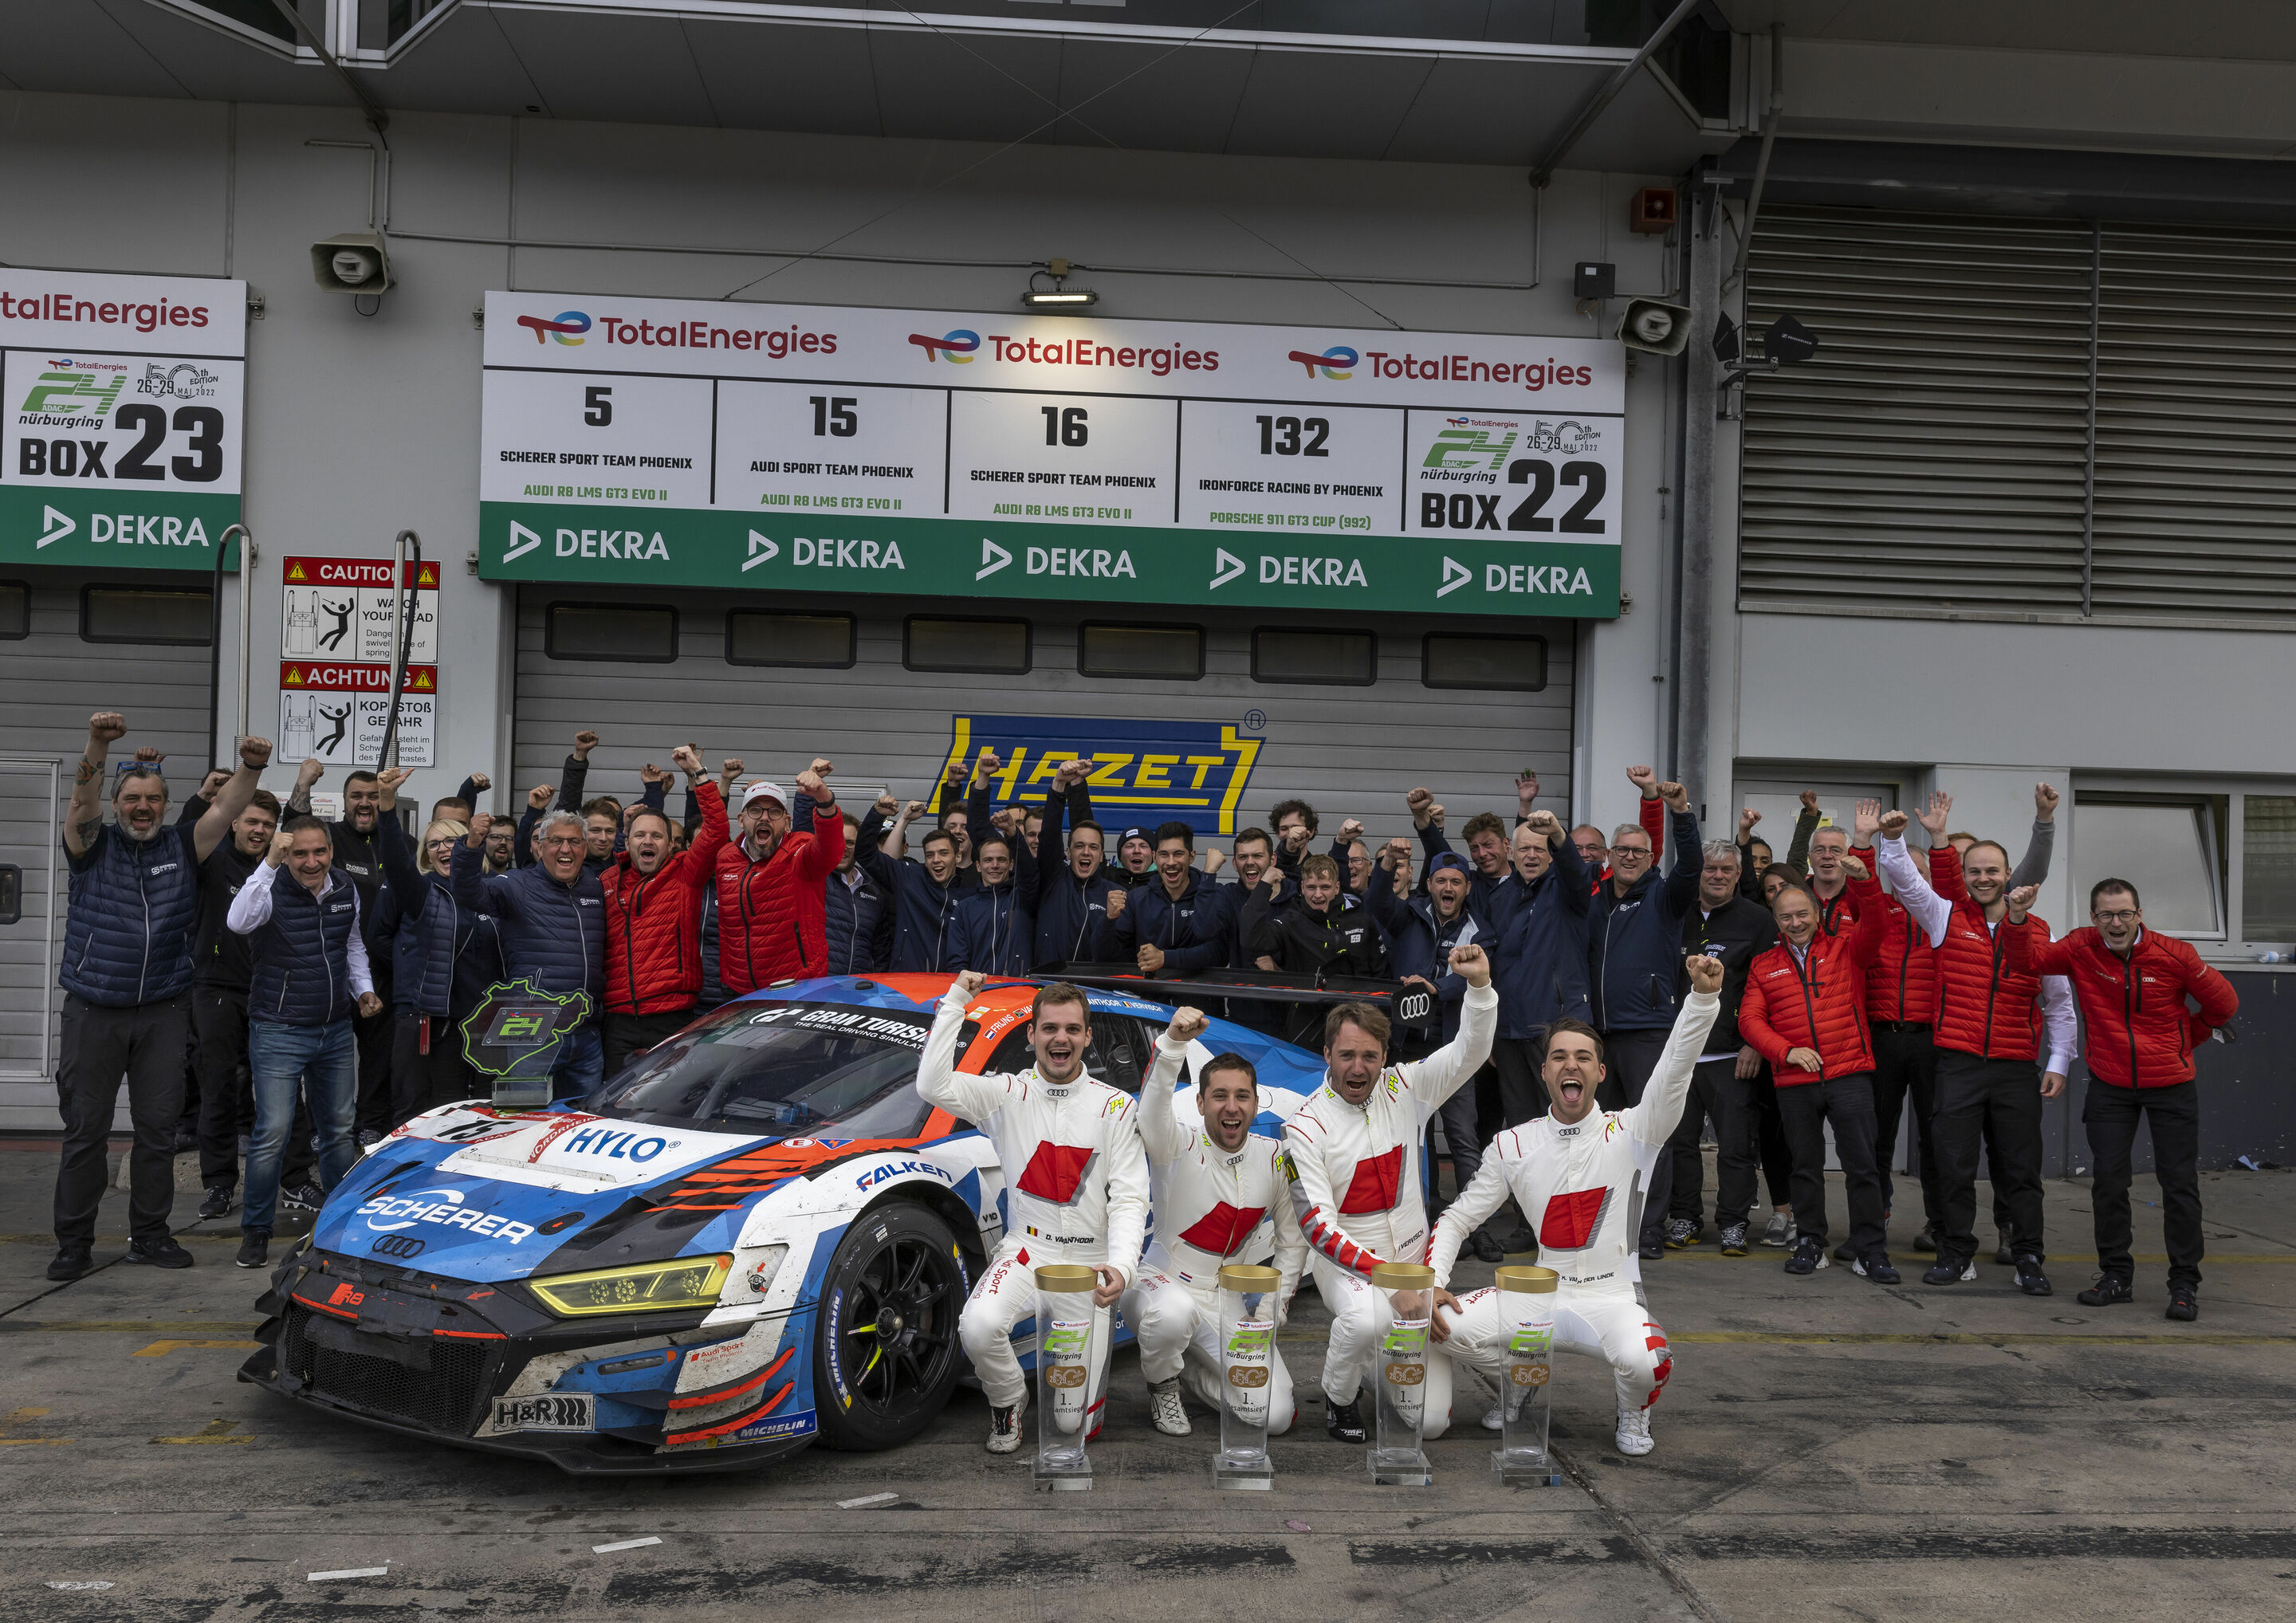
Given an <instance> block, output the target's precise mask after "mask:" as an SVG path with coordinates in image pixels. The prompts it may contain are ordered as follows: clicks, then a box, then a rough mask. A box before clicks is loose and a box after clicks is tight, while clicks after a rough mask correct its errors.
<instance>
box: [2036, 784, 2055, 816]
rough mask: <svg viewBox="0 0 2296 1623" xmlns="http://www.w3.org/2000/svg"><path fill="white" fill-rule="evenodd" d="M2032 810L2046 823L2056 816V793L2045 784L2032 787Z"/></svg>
mask: <svg viewBox="0 0 2296 1623" xmlns="http://www.w3.org/2000/svg"><path fill="white" fill-rule="evenodd" d="M2033 810H2034V812H2035V813H2036V814H2038V816H2039V817H2040V819H2041V821H2042V822H2044V823H2046V822H2047V821H2048V820H2049V819H2050V818H2052V817H2054V816H2056V815H2057V791H2055V790H2054V788H2052V787H2051V786H2050V785H2048V784H2046V783H2036V784H2034V785H2033Z"/></svg>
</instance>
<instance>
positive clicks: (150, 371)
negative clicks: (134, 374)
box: [135, 361, 216, 400]
mask: <svg viewBox="0 0 2296 1623" xmlns="http://www.w3.org/2000/svg"><path fill="white" fill-rule="evenodd" d="M215 384H216V374H215V373H212V372H209V371H208V370H207V369H206V368H205V367H203V366H194V365H192V363H191V362H189V361H178V362H176V364H175V365H172V366H162V365H160V363H159V362H157V361H146V362H144V363H143V376H142V377H141V378H138V379H137V380H136V381H135V392H136V393H137V394H139V395H156V396H158V397H159V398H160V399H162V400H170V399H172V400H200V399H204V398H207V397H208V396H209V395H212V394H214V393H215Z"/></svg>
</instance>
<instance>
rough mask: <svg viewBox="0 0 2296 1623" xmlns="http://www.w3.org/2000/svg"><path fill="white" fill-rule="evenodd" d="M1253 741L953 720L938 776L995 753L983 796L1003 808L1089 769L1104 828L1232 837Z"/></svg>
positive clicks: (1221, 731) (1009, 720)
mask: <svg viewBox="0 0 2296 1623" xmlns="http://www.w3.org/2000/svg"><path fill="white" fill-rule="evenodd" d="M1260 742H1261V741H1260V740H1259V739H1256V738H1247V737H1244V736H1242V735H1241V734H1238V733H1237V732H1236V730H1235V728H1234V726H1232V725H1226V724H1224V723H1218V722H1192V721H1111V720H1102V719H1099V718H1097V717H1056V716H952V717H949V746H948V755H947V758H946V759H945V760H944V761H943V762H942V764H941V772H942V775H943V776H946V775H947V772H948V769H949V767H950V766H952V765H954V764H955V763H956V762H958V761H963V762H964V763H966V764H967V765H968V766H969V765H970V764H971V763H972V761H974V760H975V759H977V758H979V756H980V751H981V750H983V749H991V750H996V756H997V759H998V761H999V762H1000V763H1001V765H1000V766H999V767H998V769H997V771H996V773H995V775H994V776H993V780H992V781H993V783H994V785H995V787H994V788H993V790H992V791H991V792H992V793H993V794H994V795H995V797H996V804H997V805H999V806H1003V805H1005V804H1006V803H1007V802H1010V801H1013V800H1041V799H1043V798H1044V796H1045V795H1046V793H1048V792H1049V791H1050V790H1051V788H1052V782H1053V778H1054V775H1056V774H1058V772H1059V771H1060V768H1061V765H1062V763H1063V762H1065V761H1073V760H1082V761H1088V762H1090V763H1092V767H1093V771H1092V775H1091V776H1090V777H1088V778H1087V779H1086V780H1085V788H1086V790H1087V792H1088V793H1089V794H1090V795H1091V796H1092V810H1093V816H1095V818H1096V819H1097V820H1098V821H1100V822H1101V823H1103V824H1107V825H1108V826H1109V827H1110V828H1111V829H1114V828H1117V827H1120V826H1122V825H1124V824H1133V823H1144V824H1158V823H1185V824H1187V825H1188V826H1189V828H1191V829H1192V830H1193V831H1194V832H1197V833H1199V834H1234V832H1236V829H1237V827H1238V824H1237V822H1236V811H1237V808H1238V807H1241V806H1242V804H1243V796H1244V791H1245V790H1247V789H1248V788H1249V787H1250V786H1251V768H1252V766H1253V764H1254V763H1255V762H1257V761H1258V760H1259V749H1260ZM1112 838H1113V836H1112V835H1111V839H1112Z"/></svg>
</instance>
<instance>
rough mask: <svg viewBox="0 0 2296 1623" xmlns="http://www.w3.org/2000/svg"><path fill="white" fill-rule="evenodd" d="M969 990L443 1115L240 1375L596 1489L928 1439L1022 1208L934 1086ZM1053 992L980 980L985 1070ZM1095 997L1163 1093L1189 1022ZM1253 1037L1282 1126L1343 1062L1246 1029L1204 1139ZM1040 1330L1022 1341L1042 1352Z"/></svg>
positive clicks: (366, 1191) (975, 1040)
mask: <svg viewBox="0 0 2296 1623" xmlns="http://www.w3.org/2000/svg"><path fill="white" fill-rule="evenodd" d="M950 980H951V977H950V976H948V975H946V974H904V975H880V976H875V977H873V978H869V979H861V980H855V979H851V978H840V979H833V980H808V981H800V982H797V983H794V984H791V985H786V986H783V987H779V988H773V989H770V990H765V991H759V992H756V993H752V994H750V996H747V997H745V998H743V999H741V1000H739V1001H737V1002H734V1003H731V1004H726V1005H725V1006H724V1007H722V1008H720V1009H718V1010H717V1011H715V1012H712V1013H710V1014H708V1015H705V1016H703V1017H702V1018H701V1019H700V1020H698V1021H695V1022H694V1023H693V1025H692V1026H690V1027H688V1028H687V1029H685V1031H683V1032H681V1033H680V1034H679V1035H678V1036H676V1037H673V1038H671V1039H670V1040H668V1042H665V1043H663V1044H661V1045H659V1046H658V1047H656V1048H654V1049H652V1050H651V1051H650V1052H648V1053H644V1054H643V1055H641V1056H640V1057H638V1058H637V1059H636V1060H635V1061H633V1062H631V1064H630V1065H629V1066H628V1067H627V1068H626V1069H625V1070H623V1071H622V1072H621V1073H620V1074H619V1076H616V1077H614V1078H610V1079H609V1080H608V1081H607V1082H605V1083H604V1084H603V1086H601V1087H600V1088H599V1089H598V1090H597V1091H596V1092H595V1093H594V1094H592V1095H591V1096H590V1097H589V1098H587V1099H586V1100H583V1101H581V1102H579V1103H578V1104H576V1103H575V1102H561V1103H559V1104H555V1105H552V1106H550V1107H549V1108H547V1109H542V1110H533V1111H496V1109H494V1108H493V1107H491V1106H489V1105H487V1104H485V1103H482V1102H471V1103H466V1104H460V1105H452V1106H447V1107H445V1108H443V1109H439V1110H436V1111H430V1112H428V1113H426V1114H424V1115H422V1116H419V1117H416V1118H415V1119H414V1120H412V1121H410V1122H408V1123H407V1124H406V1126H405V1127H401V1128H399V1129H398V1131H397V1132H395V1133H393V1134H391V1135H389V1137H388V1138H386V1139H384V1140H382V1141H381V1143H377V1144H376V1145H375V1146H374V1147H373V1149H372V1150H371V1151H370V1152H368V1153H367V1155H366V1157H365V1160H362V1161H361V1162H360V1163H359V1164H358V1165H357V1167H355V1168H353V1169H352V1170H351V1173H350V1174H349V1176H347V1177H345V1178H344V1180H343V1181H342V1183H341V1184H340V1186H339V1187H337V1188H336V1189H335V1191H334V1192H333V1193H332V1194H331V1195H330V1196H329V1198H328V1200H327V1202H326V1204H325V1206H324V1209H322V1210H321V1211H320V1213H319V1216H318V1218H317V1221H316V1224H315V1225H314V1227H313V1231H312V1233H311V1234H310V1236H309V1238H308V1239H307V1241H306V1242H303V1243H302V1244H301V1245H299V1246H298V1247H297V1248H296V1249H295V1250H293V1251H292V1252H291V1253H290V1254H289V1255H288V1256H287V1257H286V1258H285V1259H284V1260H283V1262H282V1263H281V1265H280V1266H279V1268H278V1270H277V1271H276V1273H275V1275H274V1276H273V1279H272V1284H271V1289H270V1291H268V1292H267V1293H266V1295H265V1297H264V1298H263V1299H262V1300H261V1301H260V1302H259V1303H258V1306H259V1307H262V1308H263V1309H264V1310H265V1311H266V1313H268V1314H269V1315H270V1317H269V1318H268V1319H267V1321H266V1323H265V1324H264V1326H263V1328H262V1330H261V1331H260V1332H258V1339H259V1340H260V1342H261V1346H260V1348H259V1349H258V1351H257V1352H256V1353H255V1355H254V1356H253V1357H250V1359H249V1360H248V1361H247V1364H246V1365H245V1367H244V1368H243V1369H242V1371H241V1372H240V1374H241V1379H242V1380H246V1381H255V1382H257V1383H258V1384H260V1385H263V1386H266V1387H268V1388H270V1389H272V1390H273V1391H275V1392H279V1393H281V1394H283V1395H284V1396H286V1397H289V1398H294V1399H296V1400H297V1401H299V1402H302V1403H307V1404H311V1405H314V1406H318V1407H322V1408H326V1409H331V1410H333V1411H335V1412H336V1413H338V1414H342V1415H345V1416H347V1417H349V1418H351V1419H356V1420H360V1421H365V1422H368V1423H370V1424H373V1425H378V1426H383V1427H387V1428H389V1429H390V1430H398V1431H403V1432H406V1433H409V1434H411V1435H414V1436H419V1437H424V1438H430V1439H438V1440H440V1441H444V1442H451V1443H456V1444H462V1445H467V1446H471V1447H480V1448H488V1449H495V1450H499V1451H502V1452H505V1453H511V1454H519V1455H531V1456H534V1457H537V1458H541V1459H546V1460H549V1461H551V1462H553V1463H556V1464H558V1465H560V1466H562V1467H564V1468H565V1469H567V1470H569V1471H619V1472H635V1471H658V1470H679V1469H701V1470H710V1469H725V1468H730V1467H734V1466H741V1465H749V1464H753V1463H758V1462H760V1461H763V1460H767V1459H770V1458H772V1457H774V1456H775V1455H779V1454H783V1453H786V1452H789V1451H791V1450H793V1449H796V1448H799V1447H804V1446H805V1445H806V1444H808V1442H811V1441H813V1440H815V1439H819V1440H820V1441H822V1442H824V1443H825V1444H827V1445H829V1446H830V1447H836V1448H855V1449H865V1448H881V1447H889V1446H890V1445H892V1444H895V1443H898V1442H901V1441H904V1440H906V1439H908V1438H910V1437H913V1436H914V1435H915V1434H916V1433H917V1432H918V1431H919V1430H922V1428H923V1426H924V1425H925V1424H926V1423H927V1422H929V1421H930V1420H931V1418H932V1417H933V1415H934V1414H936V1413H938V1412H939V1409H940V1407H941V1405H942V1404H943V1402H944V1401H945V1400H946V1399H947V1397H948V1394H949V1391H950V1389H951V1388H952V1387H953V1386H954V1385H955V1382H956V1381H957V1379H958V1377H959V1376H960V1374H961V1373H963V1372H964V1362H965V1360H964V1350H963V1348H962V1347H961V1346H960V1344H959V1342H958V1340H957V1334H956V1321H957V1314H958V1311H959V1309H960V1308H961V1307H963V1306H964V1299H965V1297H966V1294H967V1293H968V1292H969V1291H970V1290H971V1289H972V1283H973V1281H974V1280H975V1279H976V1278H977V1277H978V1276H979V1275H980V1267H981V1264H982V1261H983V1259H984V1258H986V1257H987V1255H988V1253H989V1252H990V1251H992V1250H994V1249H995V1247H996V1243H997V1242H998V1240H999V1239H1000V1238H1001V1237H1002V1235H1003V1234H1004V1226H1005V1168H1001V1167H999V1166H998V1165H997V1164H996V1151H995V1148H994V1147H993V1146H992V1145H991V1143H989V1141H988V1139H987V1138H986V1137H984V1136H983V1135H981V1134H980V1133H979V1132H977V1131H975V1130H974V1129H973V1128H972V1127H971V1126H969V1125H968V1124H966V1123H964V1122H961V1121H958V1120H956V1119H954V1118H952V1117H951V1116H950V1115H949V1114H948V1113H947V1111H941V1110H938V1109H935V1108H933V1107H932V1106H931V1105H928V1104H927V1103H926V1102H925V1101H924V1100H923V1098H922V1096H920V1095H919V1094H918V1092H917V1087H916V1071H917V1062H918V1057H919V1055H920V1053H921V1052H922V1048H923V1046H924V1041H925V1036H926V1033H927V1031H928V1030H929V1029H931V1023H932V1016H933V1009H934V1006H935V1004H936V1003H937V1001H938V1000H939V997H940V996H941V995H942V994H943V993H944V992H945V991H947V988H948V985H949V982H950ZM1143 984H1144V985H1145V986H1152V987H1153V988H1154V989H1156V990H1160V991H1164V992H1166V993H1167V994H1168V995H1175V994H1177V992H1179V991H1183V990H1185V988H1174V987H1171V986H1169V984H1168V983H1143ZM1387 989H1389V990H1391V989H1392V988H1387ZM1207 990H1208V991H1209V990H1210V988H1207ZM1035 992H1036V987H1035V985H1034V984H1033V983H1030V982H1026V981H1019V980H1014V981H1004V982H994V983H991V984H990V985H989V986H988V988H984V989H983V991H982V992H981V994H980V996H979V997H978V998H977V999H975V1001H974V1003H973V1004H972V1007H971V1009H970V1010H969V1011H968V1012H967V1018H966V1021H965V1024H964V1031H963V1034H962V1037H961V1038H960V1040H959V1042H958V1045H957V1053H958V1055H959V1059H958V1064H959V1066H960V1067H961V1068H962V1069H964V1070H968V1071H973V1072H980V1071H1012V1070H1024V1069H1026V1068H1027V1067H1028V1066H1029V1063H1030V1062H1031V1055H1030V1053H1029V1048H1028V1044H1027V1030H1026V1028H1027V1025H1028V1020H1029V1005H1030V1002H1031V1000H1032V998H1033V997H1034V996H1035ZM1089 996H1090V998H1091V1002H1092V1033H1093V1042H1092V1046H1091V1050H1090V1053H1089V1056H1088V1058H1087V1068H1088V1069H1089V1070H1090V1071H1091V1073H1092V1074H1093V1075H1094V1076H1095V1077H1097V1078H1101V1079H1102V1080H1103V1081H1106V1082H1109V1083H1111V1084H1112V1085H1114V1086H1119V1087H1122V1088H1124V1089H1126V1090H1127V1091H1128V1092H1135V1093H1136V1092H1137V1091H1138V1089H1139V1087H1140V1085H1141V1079H1142V1077H1143V1075H1144V1071H1145V1070H1146V1069H1147V1067H1148V1064H1149V1062H1151V1060H1152V1044H1153V1042H1154V1040H1155V1037H1156V1035H1157V1033H1158V1032H1160V1030H1161V1029H1163V1027H1164V1025H1165V1024H1166V1022H1167V1021H1169V1019H1170V1017H1171V1010H1170V1007H1169V1006H1168V1005H1164V1004H1153V1003H1149V1002H1146V1001H1144V1000H1143V999H1142V998H1140V997H1138V996H1133V995H1131V994H1130V993H1129V992H1126V991H1119V990H1108V989H1095V990H1093V991H1091V992H1090V994H1089ZM1332 997H1333V994H1332V993H1329V992H1326V993H1324V998H1325V999H1327V1000H1329V999H1331V998H1332ZM1193 1001H1201V1000H1193ZM1229 1049H1233V1050H1234V1051H1235V1052H1237V1053H1242V1054H1244V1055H1246V1056H1247V1057H1249V1058H1250V1059H1251V1061H1252V1062H1253V1063H1254V1065H1256V1066H1257V1067H1258V1068H1259V1079H1260V1084H1261V1086H1262V1088H1263V1090H1264V1093H1263V1104H1264V1107H1265V1110H1264V1113H1263V1115H1262V1116H1261V1118H1260V1122H1259V1127H1258V1128H1257V1130H1259V1131H1261V1132H1276V1131H1280V1130H1281V1121H1282V1119H1283V1117H1284V1116H1286V1115H1288V1114H1289V1113H1290V1111H1292V1108H1293V1107H1294V1106H1296V1105H1297V1104H1298V1103H1299V1102H1300V1100H1301V1099H1303V1098H1304V1097H1306V1095H1307V1094H1308V1093H1310V1092H1312V1091H1313V1090H1314V1089H1315V1088H1316V1087H1317V1086H1320V1085H1321V1082H1322V1076H1323V1065H1322V1062H1321V1060H1320V1059H1319V1058H1318V1057H1317V1056H1316V1055H1315V1054H1312V1053H1308V1051H1306V1050H1305V1049H1302V1048H1299V1047H1295V1046H1293V1045H1291V1044H1288V1043H1285V1042H1283V1041H1280V1040H1278V1039H1276V1038H1275V1037H1270V1036H1268V1035H1267V1034H1266V1033H1264V1032H1259V1031H1255V1030H1252V1029H1249V1028H1247V1027H1244V1026H1242V1025H1237V1024H1234V1023H1232V1022H1230V1021H1224V1020H1219V1021H1213V1022H1212V1023H1211V1027H1210V1029H1209V1030H1208V1031H1206V1032H1205V1033H1204V1035H1203V1037H1201V1039H1200V1040H1199V1041H1198V1042H1197V1043H1196V1044H1195V1045H1193V1048H1192V1049H1191V1052H1190V1056H1189V1061H1188V1064H1187V1067H1186V1069H1185V1071H1184V1074H1183V1077H1182V1079H1181V1083H1180V1092H1179V1093H1177V1094H1175V1095H1174V1096H1173V1098H1172V1099H1170V1100H1169V1101H1167V1102H1166V1106H1165V1108H1167V1109H1173V1110H1178V1111H1185V1112H1186V1113H1187V1117H1188V1119H1191V1120H1192V1121H1193V1119H1194V1104H1193V1098H1192V1097H1191V1096H1189V1090H1191V1089H1192V1087H1193V1071H1194V1067H1195V1066H1196V1065H1199V1064H1201V1063H1202V1062H1204V1061H1206V1060H1209V1059H1210V1057H1211V1056H1212V1055H1213V1054H1215V1053H1220V1052H1222V1051H1224V1050H1229ZM1270 1243H1271V1244H1272V1240H1271V1241H1270ZM1034 1332H1035V1326H1034V1324H1033V1323H1031V1322H1029V1321H1023V1322H1022V1324H1021V1326H1020V1327H1019V1332H1017V1333H1016V1336H1015V1340H1016V1344H1017V1350H1019V1351H1020V1352H1021V1355H1022V1363H1023V1364H1024V1365H1029V1364H1032V1363H1033V1354H1034V1350H1035V1347H1034V1343H1035V1334H1034ZM1129 1334H1130V1332H1128V1330H1123V1329H1120V1328H1119V1337H1120V1338H1121V1339H1126V1340H1128V1339H1129Z"/></svg>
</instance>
